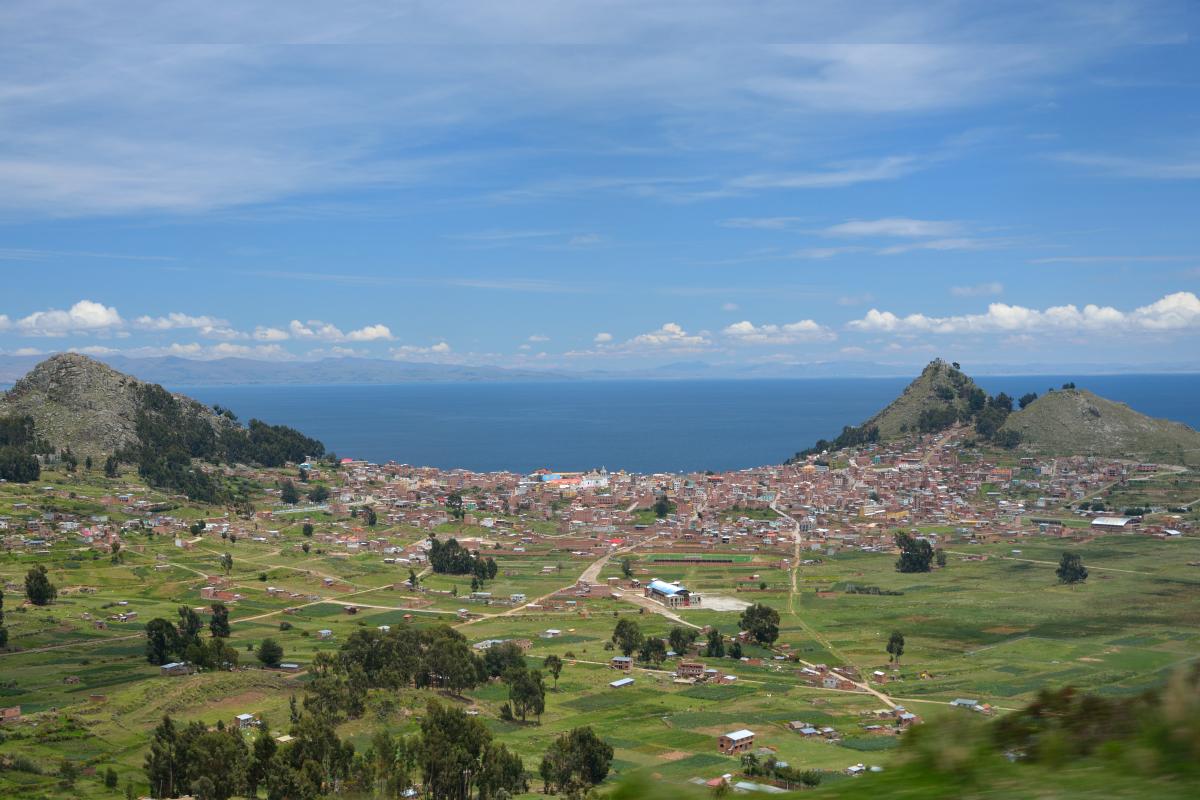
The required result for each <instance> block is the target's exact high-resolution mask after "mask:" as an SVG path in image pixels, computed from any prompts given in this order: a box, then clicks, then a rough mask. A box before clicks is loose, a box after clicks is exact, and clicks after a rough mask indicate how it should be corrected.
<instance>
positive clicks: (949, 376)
mask: <svg viewBox="0 0 1200 800" xmlns="http://www.w3.org/2000/svg"><path fill="white" fill-rule="evenodd" d="M986 397H987V395H986V394H984V392H983V390H982V389H980V388H979V387H978V386H976V385H975V381H973V380H971V379H970V378H969V377H967V375H966V374H964V373H963V372H962V370H960V369H958V368H957V367H956V366H954V365H953V364H947V363H946V362H945V361H942V360H941V359H940V358H939V359H934V360H933V361H931V362H930V363H929V365H928V366H927V367H925V369H924V370H922V371H921V374H920V375H918V376H917V378H916V380H914V381H913V382H912V383H910V384H909V385H908V386H907V387H906V388H905V389H904V391H903V392H902V393H901V395H900V396H899V397H897V398H896V399H895V400H893V401H892V402H891V403H889V404H888V406H887V407H886V408H884V409H883V410H882V411H880V412H879V413H878V414H876V415H875V416H873V417H871V418H870V419H869V420H867V421H866V422H864V423H863V424H862V426H861V427H864V428H869V427H872V426H874V427H876V428H878V429H879V438H881V439H895V438H896V437H898V436H902V435H904V434H906V433H917V432H929V431H936V430H941V429H942V428H945V427H947V426H948V425H950V424H951V423H953V422H954V421H955V420H956V419H961V418H965V417H968V416H970V414H971V408H972V404H974V405H975V406H978V407H982V404H983V402H984V400H985V399H986Z"/></svg>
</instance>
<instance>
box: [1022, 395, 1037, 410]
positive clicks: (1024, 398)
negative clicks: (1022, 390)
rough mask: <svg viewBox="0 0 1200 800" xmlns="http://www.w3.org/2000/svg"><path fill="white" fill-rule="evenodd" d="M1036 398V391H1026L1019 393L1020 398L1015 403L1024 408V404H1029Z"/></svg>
mask: <svg viewBox="0 0 1200 800" xmlns="http://www.w3.org/2000/svg"><path fill="white" fill-rule="evenodd" d="M1037 398H1038V396H1037V392H1027V393H1026V394H1023V395H1021V399H1020V400H1018V401H1017V405H1019V406H1020V407H1021V408H1025V406H1027V405H1029V404H1030V403H1032V402H1033V401H1034V400H1037Z"/></svg>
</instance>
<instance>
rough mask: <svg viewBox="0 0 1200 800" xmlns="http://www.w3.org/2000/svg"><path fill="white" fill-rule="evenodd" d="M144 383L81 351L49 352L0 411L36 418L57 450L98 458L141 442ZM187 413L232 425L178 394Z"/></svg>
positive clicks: (4, 399) (216, 424)
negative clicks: (46, 357) (139, 436)
mask: <svg viewBox="0 0 1200 800" xmlns="http://www.w3.org/2000/svg"><path fill="white" fill-rule="evenodd" d="M149 385H150V384H145V383H143V382H141V381H139V380H137V379H136V378H133V377H131V376H129V375H125V374H124V373H121V372H118V371H116V370H115V369H113V368H112V367H109V366H107V365H105V364H102V363H100V362H99V361H96V360H95V359H93V358H89V357H87V356H85V355H80V354H78V353H62V354H59V355H55V356H51V357H50V358H48V359H46V360H45V361H42V362H41V363H40V364H38V365H37V366H35V367H34V368H33V369H32V370H31V371H30V372H29V373H28V374H27V375H25V376H24V377H23V378H21V379H20V380H18V381H17V382H16V384H14V386H13V387H12V389H11V390H9V391H8V392H7V393H5V394H4V395H3V396H2V397H0V416H9V415H13V414H17V415H25V414H28V415H29V416H31V417H33V420H34V425H35V427H36V429H37V433H38V436H39V437H40V438H42V439H44V440H46V441H47V442H49V443H50V444H51V445H53V447H54V448H55V450H61V449H64V448H67V447H69V448H70V449H71V450H72V451H73V452H75V454H76V455H78V456H80V457H82V456H85V455H90V456H93V457H99V456H104V455H108V454H111V453H115V452H118V451H120V450H122V449H124V448H127V447H131V446H134V445H136V444H137V443H138V436H137V417H138V413H139V411H140V409H141V404H142V397H143V394H142V389H143V387H147V386H149ZM174 397H175V399H176V400H178V401H179V402H180V404H181V405H182V407H183V408H184V410H185V412H186V413H187V414H188V415H189V416H190V415H195V416H197V417H200V418H202V419H204V420H205V421H206V422H207V423H208V424H211V425H212V426H213V427H214V429H219V428H221V427H223V426H227V425H231V424H232V423H230V422H229V421H228V420H227V419H225V418H224V417H221V416H219V415H217V414H216V413H214V412H213V411H212V409H210V408H208V407H207V406H205V405H203V404H201V403H198V402H196V401H195V400H192V399H191V398H189V397H185V396H183V395H174Z"/></svg>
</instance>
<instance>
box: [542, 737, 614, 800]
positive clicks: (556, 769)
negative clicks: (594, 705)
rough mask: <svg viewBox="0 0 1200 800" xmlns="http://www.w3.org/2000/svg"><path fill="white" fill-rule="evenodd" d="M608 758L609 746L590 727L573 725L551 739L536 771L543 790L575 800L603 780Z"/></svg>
mask: <svg viewBox="0 0 1200 800" xmlns="http://www.w3.org/2000/svg"><path fill="white" fill-rule="evenodd" d="M612 759H613V748H612V745H610V744H609V743H608V742H606V741H604V740H603V739H601V738H600V737H599V736H597V735H596V733H595V732H594V731H593V730H592V729H591V728H590V727H583V728H573V729H572V730H570V731H568V732H567V733H564V734H563V735H561V736H559V737H558V738H557V739H555V740H554V742H553V743H552V744H551V745H550V747H549V748H548V749H547V750H546V754H545V756H543V757H542V764H541V767H540V769H539V770H538V773H539V774H540V775H541V778H542V783H543V784H544V786H543V792H544V793H546V794H550V793H552V792H553V793H555V794H563V795H566V796H567V797H568V798H572V800H577V798H581V797H583V796H584V795H585V794H586V793H587V791H588V790H589V789H591V788H592V787H593V786H598V785H599V784H601V783H603V782H604V779H605V778H606V777H608V771H609V769H610V768H611V767H612Z"/></svg>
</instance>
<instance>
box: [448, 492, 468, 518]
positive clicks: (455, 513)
mask: <svg viewBox="0 0 1200 800" xmlns="http://www.w3.org/2000/svg"><path fill="white" fill-rule="evenodd" d="M446 508H447V509H449V510H450V516H451V517H453V518H454V519H459V520H461V519H462V518H463V517H465V516H466V511H464V510H463V498H462V495H461V494H459V493H458V492H451V493H450V494H449V495H448V496H447V497H446Z"/></svg>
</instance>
